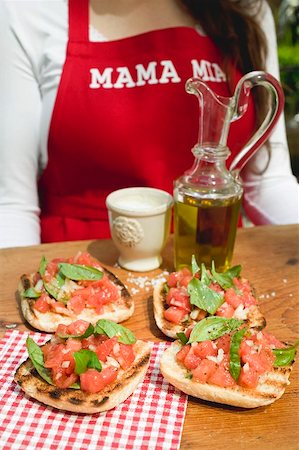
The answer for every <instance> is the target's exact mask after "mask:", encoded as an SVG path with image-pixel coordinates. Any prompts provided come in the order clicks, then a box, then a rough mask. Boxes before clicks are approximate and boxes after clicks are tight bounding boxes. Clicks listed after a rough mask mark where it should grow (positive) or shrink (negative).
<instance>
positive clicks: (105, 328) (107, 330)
mask: <svg viewBox="0 0 299 450" xmlns="http://www.w3.org/2000/svg"><path fill="white" fill-rule="evenodd" d="M95 333H97V334H106V336H108V337H109V338H112V337H113V336H117V337H118V342H121V343H122V344H134V343H135V342H136V338H135V336H134V334H133V333H132V331H130V330H128V328H125V327H123V326H122V325H119V324H118V323H115V322H112V321H111V320H107V319H100V320H98V322H97V323H96V326H95Z"/></svg>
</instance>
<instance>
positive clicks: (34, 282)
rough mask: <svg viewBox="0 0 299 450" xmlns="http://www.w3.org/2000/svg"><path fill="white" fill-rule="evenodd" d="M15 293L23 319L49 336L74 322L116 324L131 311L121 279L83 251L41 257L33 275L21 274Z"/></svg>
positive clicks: (126, 317) (129, 300)
mask: <svg viewBox="0 0 299 450" xmlns="http://www.w3.org/2000/svg"><path fill="white" fill-rule="evenodd" d="M18 290H19V294H20V299H21V300H20V302H21V309H22V312H23V315H24V318H25V319H26V320H27V322H29V323H30V325H32V327H34V328H36V329H38V330H41V331H46V332H49V333H51V332H55V331H56V329H57V326H58V325H59V324H61V323H62V324H64V325H69V324H70V323H72V322H74V321H75V320H77V319H82V320H85V321H87V322H91V323H92V324H95V323H96V322H97V321H98V320H99V319H101V318H103V319H108V320H112V321H114V322H117V323H119V322H123V321H124V320H126V319H128V318H129V317H131V316H132V314H133V312H134V302H133V299H132V297H131V295H130V293H129V292H128V290H127V289H126V287H125V286H124V284H123V283H122V282H121V280H119V279H118V277H117V276H116V275H114V274H113V273H112V272H111V271H109V270H107V269H106V268H104V267H102V265H101V264H100V263H99V261H97V260H96V259H95V258H93V257H92V256H91V255H90V254H89V253H87V252H84V253H78V254H77V255H76V256H75V257H71V258H65V259H63V258H56V259H54V260H52V261H47V260H46V259H45V258H44V257H43V258H42V259H41V262H40V266H39V269H38V271H37V272H36V273H33V274H30V275H22V277H21V280H20V283H19V288H18Z"/></svg>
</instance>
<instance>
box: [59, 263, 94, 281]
mask: <svg viewBox="0 0 299 450" xmlns="http://www.w3.org/2000/svg"><path fill="white" fill-rule="evenodd" d="M58 267H59V269H60V272H61V273H62V274H63V275H64V276H65V277H67V278H69V279H70V280H75V281H79V280H90V281H96V280H100V279H101V278H103V272H102V271H101V270H99V269H96V268H95V267H91V266H83V265H81V264H69V263H60V264H58Z"/></svg>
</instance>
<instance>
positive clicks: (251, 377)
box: [238, 365, 260, 388]
mask: <svg viewBox="0 0 299 450" xmlns="http://www.w3.org/2000/svg"><path fill="white" fill-rule="evenodd" d="M245 367H246V369H244V366H243V367H242V368H241V372H240V376H239V379H238V384H239V385H240V386H243V387H246V388H255V387H256V386H257V384H258V379H259V376H260V375H259V374H258V373H257V372H256V371H255V370H253V369H252V367H250V366H249V365H246V366H245Z"/></svg>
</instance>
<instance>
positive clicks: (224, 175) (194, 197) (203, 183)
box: [174, 72, 283, 271]
mask: <svg viewBox="0 0 299 450" xmlns="http://www.w3.org/2000/svg"><path fill="white" fill-rule="evenodd" d="M257 85H262V86H264V87H265V88H266V89H267V91H268V93H269V109H268V113H267V114H266V117H265V119H264V121H263V122H262V124H261V125H260V127H259V128H258V129H257V130H256V132H255V133H254V135H253V136H252V138H251V139H250V140H249V142H248V143H247V144H246V145H245V147H244V148H243V149H241V152H240V153H239V155H238V156H237V157H236V158H235V159H234V160H233V162H232V163H231V165H230V168H229V169H230V170H228V169H227V167H226V163H225V161H226V159H227V158H228V156H229V154H230V151H229V149H228V147H227V137H228V133H229V127H230V124H231V122H232V121H235V120H238V119H239V118H240V117H242V116H243V115H244V114H245V113H246V111H247V106H248V101H249V95H250V91H251V88H252V87H254V86H257ZM186 91H187V92H188V93H190V94H194V95H195V96H196V97H197V99H198V104H199V133H198V142H197V143H196V144H195V146H194V147H193V149H192V152H193V154H194V157H195V160H194V163H193V166H192V167H191V169H189V170H187V171H186V172H185V173H184V174H183V175H182V176H181V177H179V178H178V179H177V180H175V182H174V251H175V255H174V265H175V268H176V270H180V269H181V268H182V267H185V266H190V265H191V258H192V255H193V254H194V255H195V257H196V259H197V262H198V264H201V263H204V264H205V265H206V267H211V265H212V262H213V261H214V263H215V266H216V269H217V270H220V271H223V270H226V269H228V268H229V267H230V264H231V260H232V255H233V249H234V243H235V237H236V231H237V225H238V220H239V213H240V205H241V199H242V194H243V188H242V184H241V181H240V179H239V176H238V173H239V171H240V170H241V169H242V168H243V167H244V164H246V163H247V161H248V160H249V158H251V157H252V156H253V155H254V154H255V152H256V151H257V150H258V149H259V148H260V146H261V145H262V144H263V143H264V142H265V140H266V139H267V138H268V137H269V134H270V132H271V130H272V129H273V127H274V125H275V124H276V122H277V120H278V118H279V116H280V113H281V111H282V108H283V93H282V89H281V87H280V85H279V83H278V81H277V80H276V79H275V78H274V77H272V76H271V75H269V74H266V73H264V72H250V73H249V74H246V75H245V76H244V77H242V78H241V80H240V81H239V82H238V84H237V86H236V89H235V94H234V95H233V96H232V97H222V96H219V95H216V94H215V93H214V92H213V91H212V89H211V88H210V87H209V86H208V85H207V84H206V83H204V82H203V81H202V80H200V79H198V78H190V79H189V80H188V81H187V83H186ZM232 169H234V170H232Z"/></svg>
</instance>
